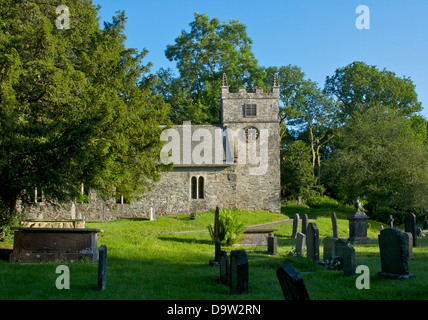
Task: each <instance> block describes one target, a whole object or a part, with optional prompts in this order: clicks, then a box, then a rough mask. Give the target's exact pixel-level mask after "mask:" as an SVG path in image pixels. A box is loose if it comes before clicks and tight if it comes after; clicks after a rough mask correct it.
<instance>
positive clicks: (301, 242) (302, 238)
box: [296, 232, 306, 257]
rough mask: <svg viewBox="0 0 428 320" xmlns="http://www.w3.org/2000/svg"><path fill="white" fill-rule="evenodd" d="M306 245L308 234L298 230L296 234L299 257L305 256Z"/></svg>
mask: <svg viewBox="0 0 428 320" xmlns="http://www.w3.org/2000/svg"><path fill="white" fill-rule="evenodd" d="M305 246H306V235H305V234H303V233H301V232H297V236H296V255H297V256H298V257H304V256H305Z"/></svg>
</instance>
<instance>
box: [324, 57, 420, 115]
mask: <svg viewBox="0 0 428 320" xmlns="http://www.w3.org/2000/svg"><path fill="white" fill-rule="evenodd" d="M324 89H325V91H326V93H327V94H331V95H334V96H336V97H337V99H338V100H339V101H340V102H341V103H342V104H341V115H342V120H343V121H346V119H348V118H349V117H350V116H352V115H353V114H354V113H355V112H365V111H367V110H368V109H369V108H371V107H373V106H376V105H379V104H380V105H383V106H384V107H387V108H390V109H393V110H397V112H398V113H399V114H400V115H403V116H412V115H414V114H415V113H417V112H419V111H421V109H422V106H421V103H420V102H418V98H417V94H416V91H415V85H414V84H413V82H412V80H411V79H410V78H406V77H402V78H400V77H398V76H396V74H395V73H394V72H391V71H388V70H386V69H384V70H382V71H380V70H379V69H378V68H377V67H376V66H369V65H367V64H365V63H364V62H360V61H355V62H353V63H351V64H349V65H347V66H346V67H343V68H339V69H337V70H336V72H335V74H334V75H333V76H331V77H327V79H326V83H325V88H324Z"/></svg>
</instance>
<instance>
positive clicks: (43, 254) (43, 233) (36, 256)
mask: <svg viewBox="0 0 428 320" xmlns="http://www.w3.org/2000/svg"><path fill="white" fill-rule="evenodd" d="M11 229H12V230H14V231H15V232H14V242H13V252H12V254H11V255H10V262H55V261H64V262H75V261H77V260H81V259H89V261H90V262H97V261H98V252H97V239H98V237H97V234H98V232H103V230H100V229H75V228H70V229H68V228H11Z"/></svg>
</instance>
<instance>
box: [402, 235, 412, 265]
mask: <svg viewBox="0 0 428 320" xmlns="http://www.w3.org/2000/svg"><path fill="white" fill-rule="evenodd" d="M402 234H403V236H404V241H405V243H406V252H407V258H408V259H409V260H412V259H413V236H412V234H411V233H410V232H402Z"/></svg>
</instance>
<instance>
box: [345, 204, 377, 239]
mask: <svg viewBox="0 0 428 320" xmlns="http://www.w3.org/2000/svg"><path fill="white" fill-rule="evenodd" d="M354 206H355V208H356V209H357V210H356V211H355V212H354V213H353V214H351V215H350V216H349V217H348V220H349V238H348V241H350V242H351V243H358V244H369V243H371V241H370V238H369V237H368V236H367V220H368V219H369V217H368V216H367V215H366V214H365V212H363V211H361V210H360V209H361V202H360V201H359V200H357V201H356V202H355V204H354Z"/></svg>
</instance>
